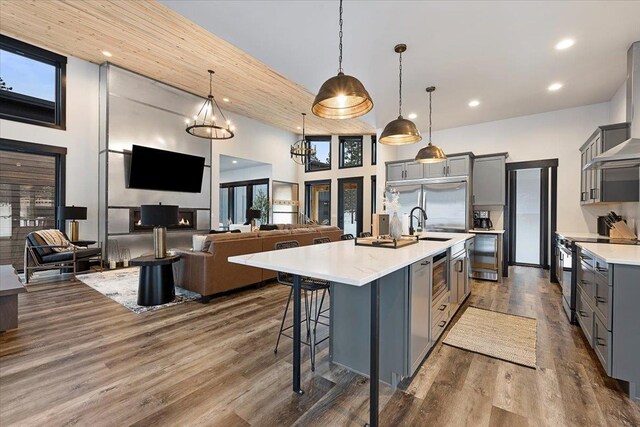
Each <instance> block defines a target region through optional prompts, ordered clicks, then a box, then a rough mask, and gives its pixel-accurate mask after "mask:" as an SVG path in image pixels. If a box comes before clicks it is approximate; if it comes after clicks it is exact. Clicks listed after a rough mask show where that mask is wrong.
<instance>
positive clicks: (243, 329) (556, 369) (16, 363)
mask: <svg viewBox="0 0 640 427" xmlns="http://www.w3.org/2000/svg"><path fill="white" fill-rule="evenodd" d="M29 291H30V292H29V293H28V294H22V295H20V327H19V329H17V330H14V331H10V332H7V333H4V334H0V424H1V425H2V426H8V425H39V426H43V425H47V426H56V425H94V426H98V425H132V424H134V425H218V426H246V425H260V426H276V425H278V426H279V425H292V424H296V425H305V426H306V425H318V426H320V425H322V426H327V425H331V426H334V425H358V426H361V425H363V424H364V422H365V421H366V420H367V418H368V407H369V404H368V392H369V387H368V381H367V379H365V378H363V377H360V376H358V375H354V374H352V373H350V372H348V371H346V370H344V369H341V368H339V367H336V366H331V365H330V364H329V362H328V348H327V344H328V343H327V342H325V343H324V344H323V347H322V350H321V351H320V353H319V355H318V358H319V360H318V368H317V370H316V373H315V374H312V373H311V372H310V369H309V361H308V351H307V350H306V349H305V348H304V347H303V357H304V365H303V372H304V374H303V389H304V390H305V392H306V393H305V394H304V395H303V396H302V397H299V396H296V395H294V394H293V393H292V392H291V388H290V381H291V364H290V362H291V348H292V346H291V341H290V340H288V339H284V340H283V342H282V344H281V348H280V351H279V352H278V354H277V355H274V353H273V344H274V340H275V338H276V333H277V330H278V326H279V321H280V316H281V313H282V310H283V308H284V304H285V301H286V298H287V296H288V290H287V289H286V288H284V287H281V286H279V285H268V286H266V287H264V288H261V289H251V290H247V291H243V292H241V293H237V294H234V295H231V296H226V297H223V298H219V299H215V300H213V301H212V302H211V303H210V304H209V305H202V304H200V303H198V302H189V303H184V304H180V305H177V306H173V307H169V308H166V309H163V310H159V311H155V312H149V313H145V314H142V315H136V314H134V313H132V312H130V311H128V310H127V309H126V308H124V307H122V306H120V305H119V304H117V303H115V302H113V301H112V300H110V299H109V298H107V297H105V296H103V295H102V294H100V293H98V292H96V291H94V290H93V289H91V288H89V287H88V286H86V285H84V284H82V283H79V282H75V283H73V282H68V281H61V282H51V283H44V284H41V285H33V286H30V287H29ZM469 304H471V305H474V306H478V307H483V308H488V309H492V310H497V311H503V312H509V313H513V314H519V315H524V316H530V317H536V318H537V319H538V354H537V356H538V369H537V370H533V369H529V368H525V367H521V366H517V365H513V364H510V363H507V362H502V361H499V360H496V359H492V358H489V357H486V356H482V355H479V354H474V353H470V352H466V351H463V350H459V349H456V348H453V347H449V346H446V345H444V346H443V345H441V344H438V345H437V347H436V348H435V349H434V351H433V352H432V354H431V356H430V357H429V358H428V360H427V361H426V362H425V363H424V364H423V366H422V368H421V369H420V370H419V372H418V373H417V374H416V376H415V377H414V378H413V379H412V380H411V381H407V384H406V385H404V386H403V390H396V391H395V392H394V391H393V390H391V389H390V388H389V387H382V389H381V408H382V409H381V411H382V413H381V424H382V425H384V426H397V425H434V426H459V425H471V426H488V425H490V426H497V425H501V426H520V425H532V426H538V425H540V426H565V425H569V426H586V425H589V426H591V425H611V426H621V425H628V426H632V425H635V426H637V425H640V405H638V404H637V403H635V402H632V401H630V400H629V399H628V398H627V397H626V396H625V395H624V394H623V393H622V391H621V389H620V387H619V385H618V383H617V382H616V381H614V380H612V379H610V378H608V377H606V376H605V374H604V372H603V370H602V369H601V367H600V364H599V362H598V360H597V358H596V356H595V354H594V353H593V351H592V350H591V349H590V348H588V346H587V344H586V342H585V341H584V339H583V337H582V335H581V334H580V332H579V329H578V328H577V327H575V326H571V325H569V324H568V323H567V321H566V318H565V317H564V314H563V312H562V309H561V305H560V291H559V289H558V287H557V286H556V285H550V284H549V283H548V279H547V277H546V274H544V273H542V272H540V271H539V270H535V269H527V268H515V269H513V270H512V272H511V277H510V278H509V279H508V280H505V282H504V283H503V284H500V285H498V284H494V283H489V282H475V283H474V284H473V291H472V295H471V297H470V298H469V300H468V301H467V303H466V304H465V307H466V306H468V305H469Z"/></svg>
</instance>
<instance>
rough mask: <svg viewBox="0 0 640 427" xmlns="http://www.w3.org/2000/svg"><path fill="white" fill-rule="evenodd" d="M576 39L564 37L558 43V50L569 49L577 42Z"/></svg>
mask: <svg viewBox="0 0 640 427" xmlns="http://www.w3.org/2000/svg"><path fill="white" fill-rule="evenodd" d="M575 43H576V42H575V40H573V39H563V40H560V41H559V42H558V43H556V50H565V49H569V48H570V47H571V46H573V45H574V44H575Z"/></svg>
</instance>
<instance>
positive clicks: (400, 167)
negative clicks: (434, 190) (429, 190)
mask: <svg viewBox="0 0 640 427" xmlns="http://www.w3.org/2000/svg"><path fill="white" fill-rule="evenodd" d="M424 169H425V168H424V165H423V164H422V163H416V162H413V161H404V162H392V163H387V181H404V180H407V179H422V178H424Z"/></svg>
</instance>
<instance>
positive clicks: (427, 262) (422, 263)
mask: <svg viewBox="0 0 640 427" xmlns="http://www.w3.org/2000/svg"><path fill="white" fill-rule="evenodd" d="M420 265H429V261H425V262H421V263H420Z"/></svg>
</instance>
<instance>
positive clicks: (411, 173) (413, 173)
mask: <svg viewBox="0 0 640 427" xmlns="http://www.w3.org/2000/svg"><path fill="white" fill-rule="evenodd" d="M404 170H405V172H404V179H422V178H424V165H423V164H422V163H416V162H407V163H405V164H404Z"/></svg>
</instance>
